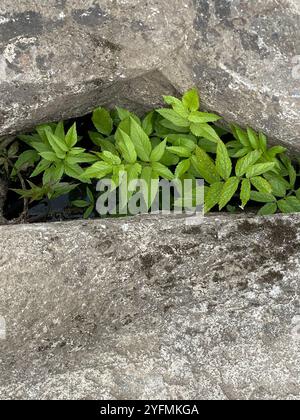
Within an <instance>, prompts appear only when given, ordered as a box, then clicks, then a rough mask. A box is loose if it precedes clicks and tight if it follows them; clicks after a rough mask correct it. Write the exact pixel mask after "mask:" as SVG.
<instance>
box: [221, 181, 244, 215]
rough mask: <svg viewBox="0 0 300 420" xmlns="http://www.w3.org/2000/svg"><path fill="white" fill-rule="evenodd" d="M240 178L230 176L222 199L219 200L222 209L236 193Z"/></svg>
mask: <svg viewBox="0 0 300 420" xmlns="http://www.w3.org/2000/svg"><path fill="white" fill-rule="evenodd" d="M239 184H240V180H239V178H237V177H232V178H229V179H228V180H227V181H226V182H225V184H224V187H223V190H222V193H221V196H220V200H219V210H220V211H221V210H222V209H223V208H224V207H226V205H227V204H228V203H229V202H230V200H231V199H232V197H233V196H234V194H235V193H236V192H237V189H238V187H239Z"/></svg>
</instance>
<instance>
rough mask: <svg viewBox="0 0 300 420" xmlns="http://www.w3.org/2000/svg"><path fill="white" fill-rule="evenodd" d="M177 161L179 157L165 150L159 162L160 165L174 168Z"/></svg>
mask: <svg viewBox="0 0 300 420" xmlns="http://www.w3.org/2000/svg"><path fill="white" fill-rule="evenodd" d="M179 160H180V159H179V156H177V155H174V154H173V153H170V152H168V151H167V150H166V151H165V153H164V155H163V157H162V158H161V160H160V163H162V164H163V165H165V166H176V165H177V164H178V162H179Z"/></svg>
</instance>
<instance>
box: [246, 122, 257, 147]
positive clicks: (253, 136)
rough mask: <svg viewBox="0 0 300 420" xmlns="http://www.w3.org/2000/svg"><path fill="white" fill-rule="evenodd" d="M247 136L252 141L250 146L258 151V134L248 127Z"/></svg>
mask: <svg viewBox="0 0 300 420" xmlns="http://www.w3.org/2000/svg"><path fill="white" fill-rule="evenodd" d="M247 134H248V139H249V141H250V144H251V146H252V148H253V149H254V150H258V149H259V139H258V135H257V134H256V132H255V131H254V130H253V129H252V128H250V127H248V128H247Z"/></svg>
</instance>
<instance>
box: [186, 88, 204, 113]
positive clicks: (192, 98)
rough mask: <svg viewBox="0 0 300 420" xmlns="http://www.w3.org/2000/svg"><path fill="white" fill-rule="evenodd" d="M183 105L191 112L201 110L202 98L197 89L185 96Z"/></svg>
mask: <svg viewBox="0 0 300 420" xmlns="http://www.w3.org/2000/svg"><path fill="white" fill-rule="evenodd" d="M182 103H183V105H184V106H185V107H186V108H187V109H188V110H189V111H191V112H194V111H198V109H199V108H200V98H199V94H198V91H197V89H191V90H189V91H188V92H186V93H185V94H184V95H183V98H182Z"/></svg>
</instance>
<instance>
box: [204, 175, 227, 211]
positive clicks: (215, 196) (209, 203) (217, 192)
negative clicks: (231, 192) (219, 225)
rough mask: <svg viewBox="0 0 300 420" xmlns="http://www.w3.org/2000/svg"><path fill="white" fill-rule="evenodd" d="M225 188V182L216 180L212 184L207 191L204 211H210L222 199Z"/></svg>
mask: <svg viewBox="0 0 300 420" xmlns="http://www.w3.org/2000/svg"><path fill="white" fill-rule="evenodd" d="M223 188H224V182H216V183H214V184H212V185H211V186H210V187H209V188H208V189H207V190H206V192H205V204H204V212H205V213H209V212H210V210H211V209H213V208H214V207H215V206H216V205H217V204H218V203H219V201H220V197H221V194H222V191H223Z"/></svg>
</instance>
